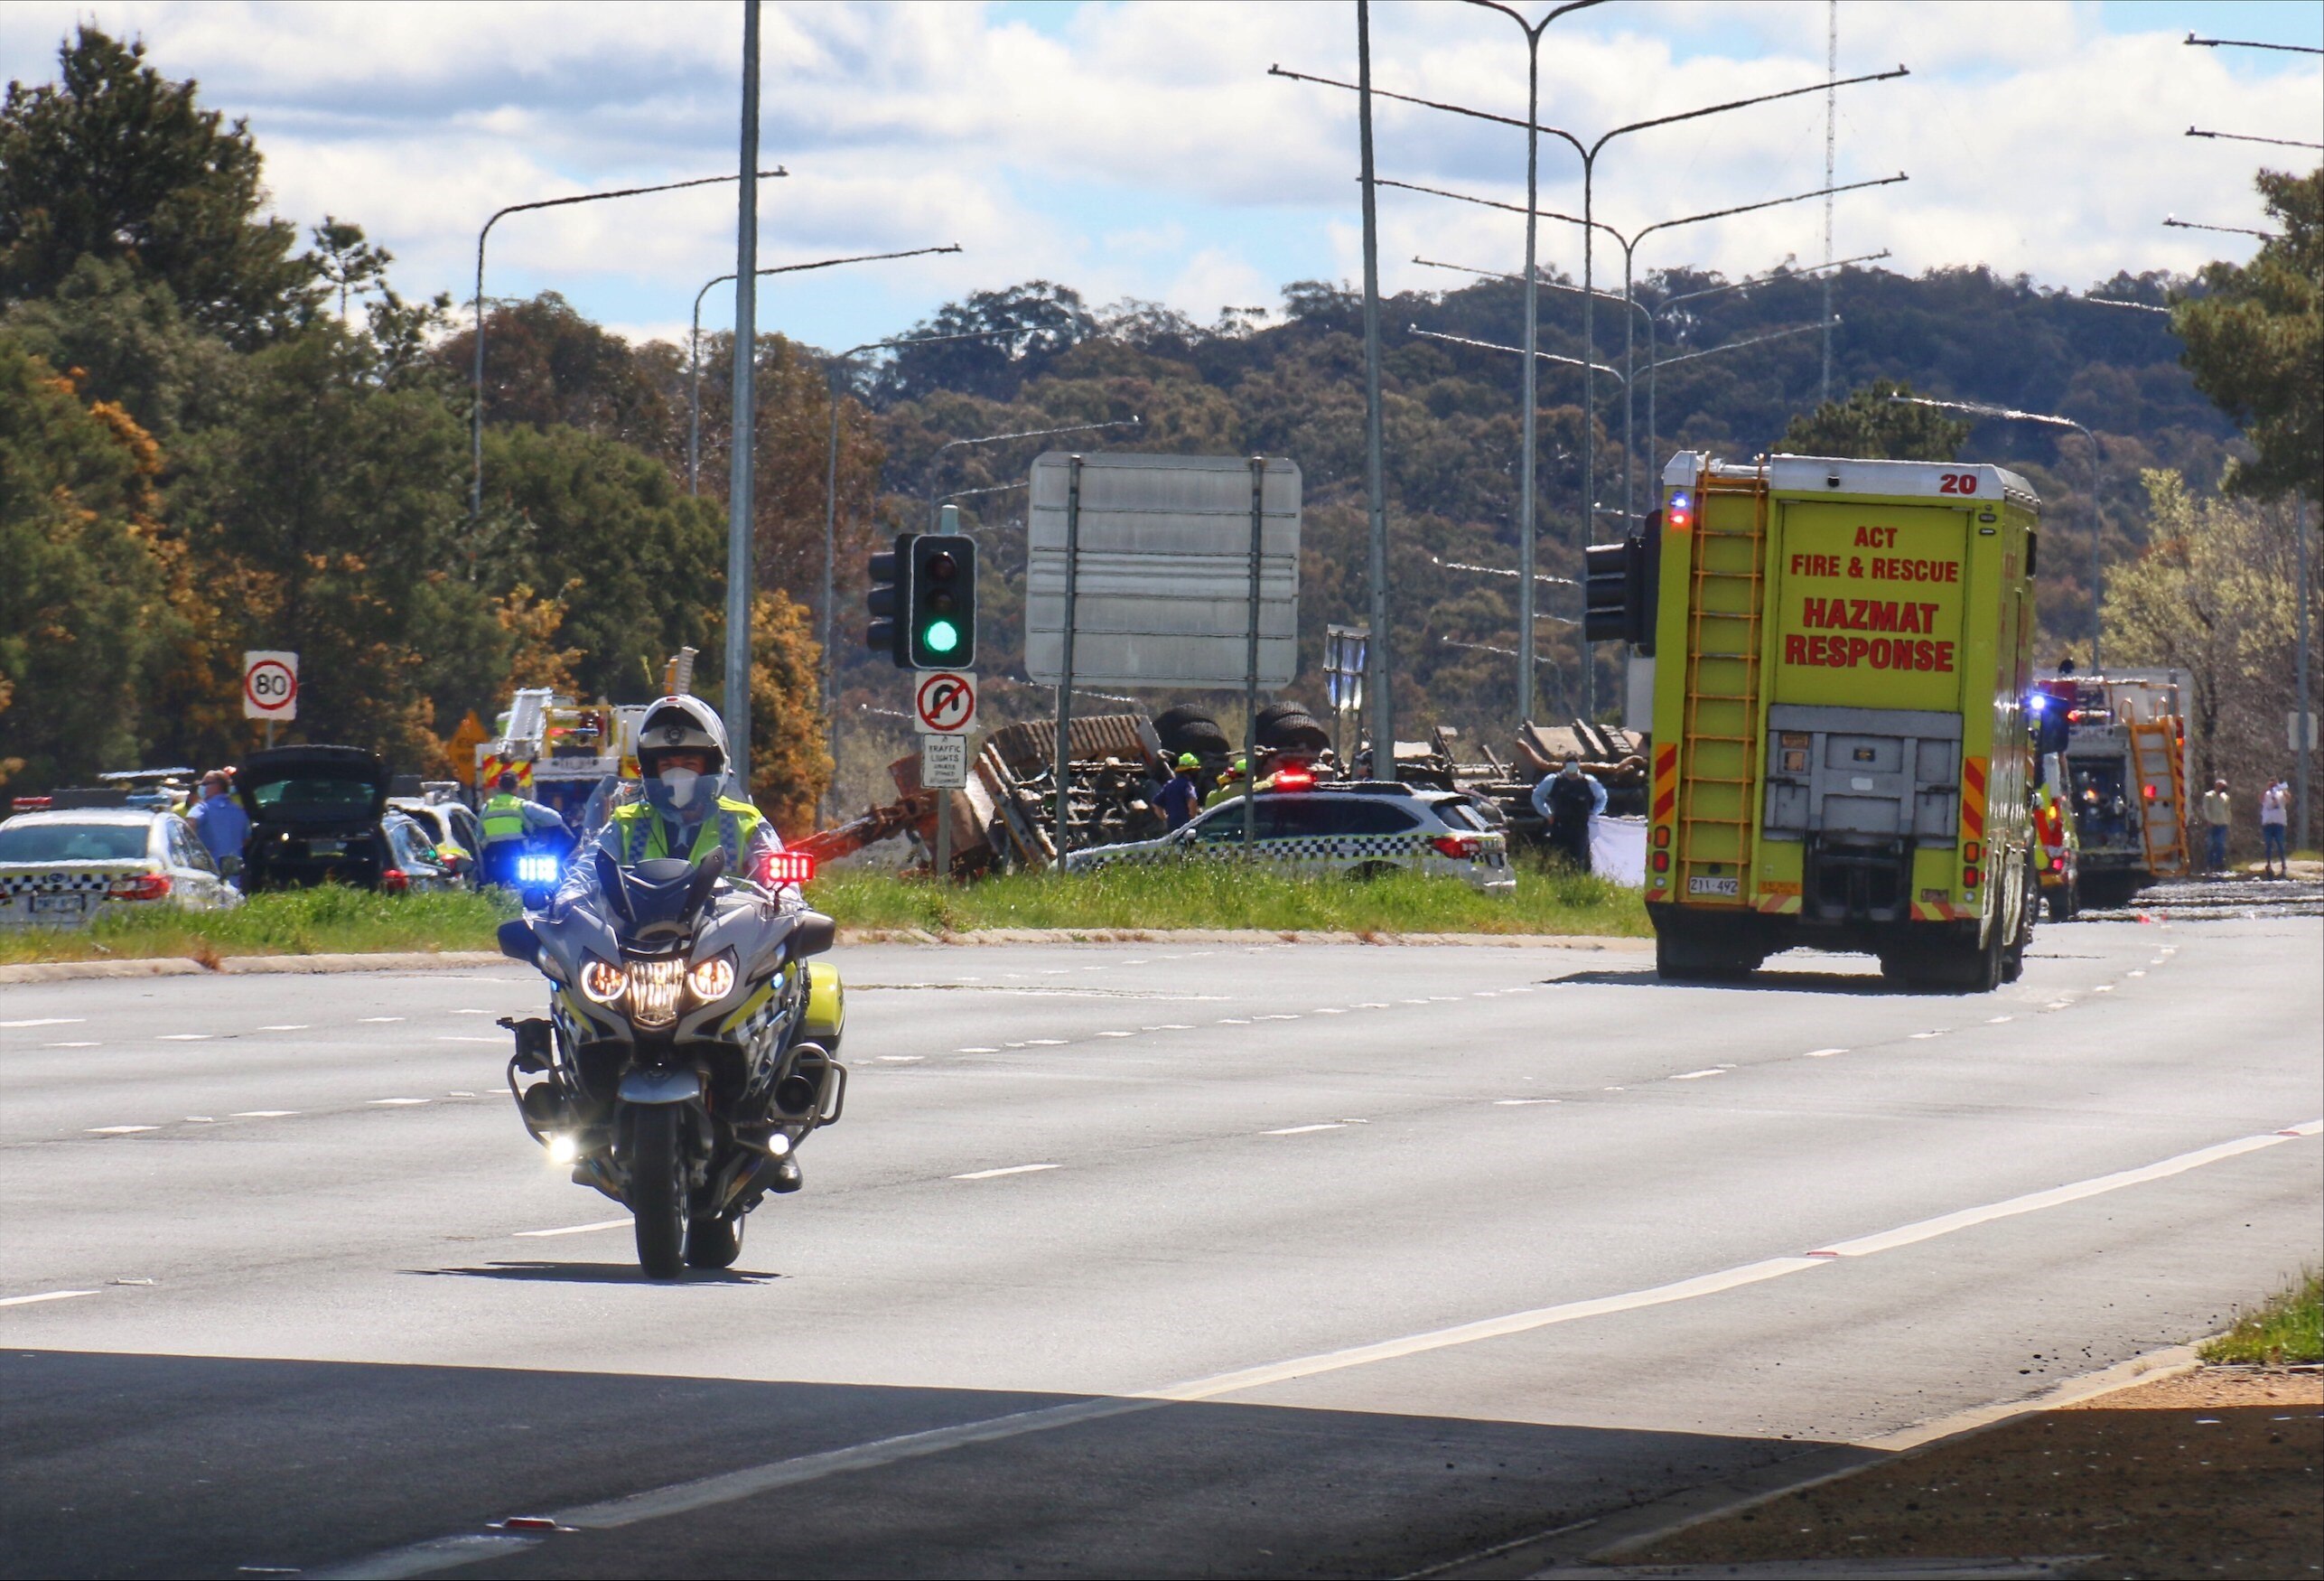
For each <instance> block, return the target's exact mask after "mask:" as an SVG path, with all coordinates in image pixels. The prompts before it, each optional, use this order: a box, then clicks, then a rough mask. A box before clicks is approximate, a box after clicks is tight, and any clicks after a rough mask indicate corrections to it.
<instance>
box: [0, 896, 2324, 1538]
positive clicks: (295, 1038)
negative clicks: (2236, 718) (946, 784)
mask: <svg viewBox="0 0 2324 1581" xmlns="http://www.w3.org/2000/svg"><path fill="white" fill-rule="evenodd" d="M838 959H839V961H840V964H841V965H842V967H843V969H844V970H845V972H846V973H847V975H848V978H849V979H850V982H851V984H852V994H851V998H850V1006H849V1010H850V1023H849V1026H848V1033H847V1038H846V1043H845V1058H846V1059H847V1061H848V1062H849V1063H850V1065H851V1066H852V1068H853V1070H854V1073H855V1074H854V1082H853V1085H852V1088H851V1092H850V1097H849V1101H848V1108H847V1114H846V1118H845V1121H844V1123H842V1124H841V1125H839V1126H837V1127H834V1128H833V1129H831V1130H828V1131H826V1132H824V1133H822V1134H820V1135H819V1136H817V1137H815V1138H814V1139H813V1140H812V1142H811V1143H810V1144H809V1146H807V1149H806V1150H805V1152H804V1153H803V1155H802V1162H803V1164H804V1165H805V1168H806V1172H807V1190H806V1191H805V1192H803V1193H800V1194H799V1195H798V1196H795V1197H791V1198H788V1199H775V1200H772V1201H770V1202H769V1204H768V1205H767V1206H766V1207H765V1208H763V1209H762V1210H761V1211H760V1212H759V1213H758V1214H757V1215H755V1216H754V1219H753V1221H752V1222H751V1236H750V1239H749V1241H748V1243H747V1244H746V1246H745V1248H744V1251H743V1256H742V1262H741V1264H740V1265H739V1268H738V1269H737V1270H736V1271H735V1272H733V1273H732V1274H730V1275H703V1276H696V1277H690V1278H688V1279H687V1280H686V1282H684V1283H683V1284H680V1285H677V1286H655V1285H649V1284H647V1283H645V1282H643V1281H642V1280H640V1279H639V1277H637V1276H636V1274H635V1271H634V1267H633V1264H632V1261H631V1257H630V1238H629V1233H628V1230H627V1228H626V1226H625V1225H624V1224H622V1223H621V1221H620V1217H619V1211H618V1210H617V1209H615V1208H614V1206H613V1205H612V1204H611V1203H610V1202H606V1201H604V1200H603V1199H602V1198H600V1197H598V1196H596V1195H595V1194H594V1193H589V1192H586V1191H584V1190H583V1189H582V1188H579V1187H575V1186H573V1185H571V1184H568V1183H565V1182H564V1181H563V1180H561V1179H559V1178H557V1177H555V1175H554V1174H552V1172H551V1171H550V1170H548V1169H547V1168H546V1166H545V1165H544V1164H543V1162H542V1160H541V1158H540V1155H539V1153H538V1150H537V1148H535V1147H534V1146H532V1145H531V1144H530V1143H529V1142H528V1141H527V1140H526V1138H525V1137H524V1136H523V1134H522V1132H521V1131H520V1129H519V1128H518V1125H517V1123H516V1120H515V1118H514V1117H513V1115H512V1114H511V1113H510V1112H509V1110H510V1109H511V1105H510V1103H509V1099H508V1097H507V1095H506V1092H505V1090H503V1088H502V1086H501V1067H502V1064H503V1062H504V1059H505V1041H504V1040H505V1034H501V1033H500V1032H499V1031H498V1030H497V1029H496V1028H495V1027H494V1026H493V1024H492V1020H493V1017H494V1016H496V1015H504V1014H508V1013H510V1012H518V1011H529V1010H530V1009H532V1008H533V1007H534V1006H536V1005H537V1003H538V1001H539V998H540V994H539V989H538V987H537V984H536V983H535V982H533V981H528V980H527V975H526V974H524V973H522V972H520V971H519V970H518V969H517V968H513V967H510V968H501V969H491V970H484V971H479V972H474V973H468V974H462V973H453V972H442V973H431V974H425V975H412V976H396V977H391V976H369V975H361V976H342V977H331V978H248V977H245V978H229V977H220V978H161V979H153V980H137V981H106V982H85V983H61V984H51V985H41V986H19V987H5V988H0V1202H5V1205H6V1213H5V1232H0V1340H5V1351H0V1534H5V1535H0V1574H5V1575H9V1576H48V1575H97V1576H146V1575H172V1576H175V1575H189V1574H215V1575H229V1576H230V1575H289V1574H294V1573H295V1574H305V1575H322V1574H363V1575H415V1574H427V1573H435V1572H438V1571H443V1570H447V1569H453V1568H454V1567H462V1568H459V1570H458V1573H459V1574H462V1575H509V1576H516V1575H603V1576H628V1575H639V1574H657V1573H661V1574H667V1573H680V1574H693V1575H719V1574H732V1575H746V1574H747V1575H763V1574H798V1575H835V1576H840V1575H845V1576H854V1575H972V1574H973V1575H991V1574H1009V1573H1015V1572H1020V1571H1022V1572H1025V1573H1036V1574H1038V1573H1059V1574H1084V1575H1087V1574H1149V1575H1161V1574H1181V1575H1190V1574H1205V1575H1265V1574H1307V1573H1325V1574H1349V1573H1357V1574H1388V1575H1397V1574H1407V1573H1410V1572H1413V1571H1416V1570H1421V1569H1424V1568H1427V1567H1433V1566H1439V1565H1443V1564H1447V1563H1449V1562H1452V1561H1456V1560H1460V1559H1461V1558H1463V1557H1464V1556H1472V1555H1475V1554H1478V1553H1479V1552H1481V1551H1484V1550H1488V1549H1490V1548H1494V1547H1496V1546H1497V1545H1501V1544H1506V1543H1510V1542H1514V1541H1517V1540H1519V1539H1525V1538H1527V1537H1528V1536H1530V1535H1532V1534H1536V1533H1540V1532H1544V1531H1545V1530H1553V1529H1557V1528H1561V1527H1567V1526H1572V1525H1573V1524H1574V1523H1577V1522H1583V1521H1592V1520H1595V1521H1599V1522H1601V1528H1600V1529H1601V1530H1605V1529H1608V1528H1607V1527H1606V1526H1605V1524H1604V1523H1607V1522H1610V1521H1612V1520H1616V1519H1617V1518H1618V1517H1619V1512H1621V1511H1626V1510H1631V1509H1634V1508H1635V1507H1637V1506H1639V1505H1641V1504H1648V1503H1652V1502H1654V1501H1664V1500H1669V1499H1673V1498H1680V1499H1684V1498H1685V1497H1686V1496H1688V1490H1702V1489H1704V1488H1709V1487H1716V1486H1721V1485H1726V1484H1729V1483H1733V1482H1735V1481H1736V1480H1737V1479H1747V1478H1749V1477H1750V1476H1753V1475H1766V1474H1769V1468H1777V1469H1778V1470H1780V1469H1782V1468H1786V1467H1791V1468H1798V1467H1804V1466H1807V1465H1811V1464H1823V1463H1826V1462H1830V1463H1834V1464H1836V1463H1837V1462H1838V1461H1840V1460H1843V1459H1846V1458H1850V1457H1853V1456H1858V1455H1864V1454H1869V1453H1870V1452H1869V1451H1863V1450H1856V1449H1849V1448H1844V1447H1840V1448H1835V1447H1834V1446H1845V1445H1854V1444H1857V1443H1859V1442H1861V1441H1864V1440H1868V1439H1871V1438H1875V1437H1878V1436H1881V1435H1883V1434H1888V1433H1893V1432H1896V1431H1898V1430H1899V1429H1903V1428H1907V1427H1911V1426H1912V1425H1913V1424H1916V1423H1921V1422H1926V1421H1928V1420H1930V1419H1933V1418H1937V1417H1943V1416H1945V1415H1946V1414H1948V1413H1951V1412H1954V1411H1956V1410H1960V1409H1965V1408H1969V1407H1972V1406H1975V1405H1979V1404H1983V1403H1984V1402H1987V1401H1990V1400H1993V1399H2002V1398H2007V1397H2011V1396H2013V1395H2019V1394H2023V1393H2027V1392H2030V1391H2031V1390H2034V1389H2039V1388H2041V1387H2044V1386H2046V1385H2047V1384H2049V1383H2051V1382H2055V1381H2057V1380H2059V1379H2061V1378H2063V1377H2067V1376H2071V1375H2074V1374H2077V1373H2081V1372H2085V1371H2091V1370H2093V1369H2095V1368H2097V1367H2099V1366H2103V1365H2106V1364H2109V1363H2112V1362H2114V1361H2121V1360H2123V1359H2124V1358H2126V1357H2129V1356H2132V1355H2134V1354H2138V1353H2140V1352H2144V1351H2148V1350H2151V1349H2153V1348H2156V1347H2158V1346H2161V1345H2166V1344H2170V1343H2174V1342H2180V1341H2183V1340H2185V1339H2186V1338H2188V1337H2189V1336H2190V1335H2192V1334H2195V1333H2202V1332H2205V1331H2207V1330H2208V1329H2210V1328H2212V1327H2214V1326H2216V1325H2217V1324H2218V1323H2219V1322H2220V1321H2221V1320H2222V1319H2223V1318H2224V1316H2225V1315H2226V1314H2227V1312H2228V1309H2229V1307H2230V1305H2231V1304H2232V1303H2234V1302H2235V1301H2236V1300H2239V1299H2244V1298H2248V1297H2250V1296H2254V1295H2256V1294H2259V1293H2261V1292H2263V1291H2264V1290H2266V1289H2268V1288H2269V1287H2271V1286H2273V1285H2274V1284H2275V1283H2276V1282H2277V1281H2278V1280H2279V1278H2280V1277H2283V1276H2286V1275H2288V1274H2290V1273H2291V1272H2292V1271H2294V1270H2296V1269H2297V1268H2300V1267H2301V1265H2302V1264H2304V1263H2305V1264H2314V1263H2317V1262H2319V1261H2324V1205H2319V1204H2324V1143H2319V1139H2318V1135H2317V1133H2318V1131H2319V1113H2324V1052H2319V1025H2320V1024H2324V972H2319V961H2320V960H2324V922H2319V921H2318V920H2317V919H2315V918H2312V917H2305V916H2289V917H2284V916H2279V917H2264V916H2263V917H2258V918H2231V919H2226V920H2218V921H2156V922H2151V923H2146V924H2141V923H2137V922H2131V921H2102V922H2094V923H2086V924H2077V925H2074V926H2070V927H2051V928H2045V929H2044V930H2043V931H2041V933H2040V934H2039V938H2038V940H2037V945H2036V950H2035V955H2034V958H2033V959H2032V960H2031V962H2030V965H2029V968H2028V970H2027V973H2026V977H2025V978H2024V980H2023V981H2022V982H2021V983H2019V984H2017V985H2015V986H2014V987H2010V988H2008V989H2005V990H2003V991H2002V993H2000V994H1997V995H1993V996H1966V997H1947V996H1915V995H1908V994H1900V993H1891V992H1888V991H1885V990H1883V989H1882V988H1881V986H1880V985H1879V983H1878V981H1877V979H1876V978H1873V977H1871V975H1870V971H1871V963H1870V962H1855V961H1847V960H1829V959H1818V958H1810V957H1790V958H1785V959H1781V960H1779V961H1778V962H1776V963H1774V969H1772V970H1770V971H1769V972H1768V973H1766V974H1763V975H1762V977H1761V978H1760V979H1759V980H1758V981H1756V982H1754V983H1753V984H1751V985H1749V986H1742V987H1667V986H1664V985H1662V984H1661V983H1659V982H1658V981H1657V979H1656V978H1655V977H1654V975H1653V971H1652V967H1651V957H1650V956H1649V955H1647V953H1645V952H1644V951H1642V950H1606V951H1586V950H1561V949H1552V948H1543V947H1524V948H1511V949H1473V950H1472V949H1458V948H1405V949H1397V948H1378V947H1365V946H1346V947H1339V946H1313V945H1302V946H1265V947H1247V948H1246V947H1229V946H1215V947H1205V946H1197V945H1172V944H1145V945H1120V946H1086V947H1057V948H1031V947H1020V948H967V949H942V948H933V947H931V948H910V947H865V948H855V949H850V950H842V951H841V952H840V954H839V957H838ZM2286 1133H2291V1134H2286ZM2061 1188H2062V1189H2061ZM511 1516H533V1517H550V1518H554V1520H555V1523H556V1525H557V1526H559V1527H561V1528H563V1529H565V1530H554V1531H542V1530H524V1529H521V1528H520V1529H517V1530H509V1529H506V1528H498V1527H495V1526H494V1524H493V1523H495V1522H499V1521H501V1520H504V1519H505V1518H508V1517H511Z"/></svg>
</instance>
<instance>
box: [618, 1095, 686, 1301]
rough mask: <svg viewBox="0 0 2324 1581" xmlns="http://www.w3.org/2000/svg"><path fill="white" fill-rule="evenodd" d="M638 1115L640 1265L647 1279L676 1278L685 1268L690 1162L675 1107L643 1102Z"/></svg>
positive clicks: (635, 1175) (635, 1186)
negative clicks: (681, 1147)
mask: <svg viewBox="0 0 2324 1581" xmlns="http://www.w3.org/2000/svg"><path fill="white" fill-rule="evenodd" d="M636 1117H637V1118H635V1120H634V1121H633V1122H632V1126H631V1130H630V1212H631V1213H632V1214H634V1215H635V1216H636V1219H637V1232H638V1266H639V1268H643V1269H644V1270H645V1271H646V1277H648V1278H649V1279H675V1278H677V1277H678V1275H679V1273H681V1272H682V1271H683V1270H684V1269H685V1268H686V1161H685V1159H684V1158H682V1157H681V1156H680V1155H679V1153H678V1145H677V1137H678V1112H677V1105H675V1104H651V1105H648V1106H644V1107H641V1108H640V1109H638V1110H637V1111H636Z"/></svg>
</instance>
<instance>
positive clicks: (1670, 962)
mask: <svg viewBox="0 0 2324 1581" xmlns="http://www.w3.org/2000/svg"><path fill="white" fill-rule="evenodd" d="M1765 959H1767V957H1766V955H1765V954H1764V953H1762V952H1761V951H1759V950H1753V949H1751V948H1750V947H1749V946H1744V945H1738V944H1735V943H1732V942H1730V941H1726V940H1720V941H1715V942H1714V941H1713V940H1706V939H1703V938H1701V937H1699V936H1690V934H1689V933H1688V932H1684V931H1679V930H1676V929H1671V928H1663V929H1658V930H1657V931H1656V933H1655V940H1654V965H1655V971H1656V973H1657V975H1658V976H1660V977H1661V978H1663V979H1664V980H1665V981H1666V982H1675V983H1683V982H1731V981H1733V980H1735V979H1737V978H1747V977H1750V975H1751V973H1753V972H1754V971H1757V970H1758V969H1759V963H1760V962H1761V961H1763V960H1765Z"/></svg>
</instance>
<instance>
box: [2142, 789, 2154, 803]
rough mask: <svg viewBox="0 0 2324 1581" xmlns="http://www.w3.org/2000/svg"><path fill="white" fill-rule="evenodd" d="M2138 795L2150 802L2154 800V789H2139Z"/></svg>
mask: <svg viewBox="0 0 2324 1581" xmlns="http://www.w3.org/2000/svg"><path fill="white" fill-rule="evenodd" d="M2139 794H2140V795H2142V796H2143V797H2145V798H2146V799H2147V800H2149V801H2151V800H2154V787H2153V786H2151V785H2146V786H2142V787H2141V788H2140V790H2139Z"/></svg>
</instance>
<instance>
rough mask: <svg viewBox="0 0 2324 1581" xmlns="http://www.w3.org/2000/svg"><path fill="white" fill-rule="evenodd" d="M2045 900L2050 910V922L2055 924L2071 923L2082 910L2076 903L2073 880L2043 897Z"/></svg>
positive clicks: (2060, 885)
mask: <svg viewBox="0 0 2324 1581" xmlns="http://www.w3.org/2000/svg"><path fill="white" fill-rule="evenodd" d="M2043 900H2044V903H2046V904H2047V905H2048V906H2049V920H2050V921H2053V922H2070V921H2073V920H2074V918H2075V916H2076V914H2077V912H2080V911H2081V909H2082V908H2081V907H2080V906H2078V905H2077V904H2076V903H2075V894H2074V884H2073V883H2072V881H2071V880H2068V881H2067V883H2065V884H2059V885H2058V887H2057V888H2056V889H2053V890H2051V891H2050V892H2049V894H2047V895H2046V896H2044V897H2043Z"/></svg>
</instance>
